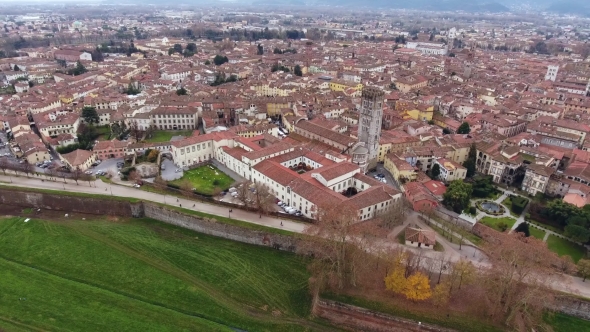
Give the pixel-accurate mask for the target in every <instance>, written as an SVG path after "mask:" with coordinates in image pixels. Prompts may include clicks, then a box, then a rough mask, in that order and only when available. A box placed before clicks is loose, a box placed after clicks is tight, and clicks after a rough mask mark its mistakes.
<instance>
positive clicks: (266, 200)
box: [253, 182, 275, 214]
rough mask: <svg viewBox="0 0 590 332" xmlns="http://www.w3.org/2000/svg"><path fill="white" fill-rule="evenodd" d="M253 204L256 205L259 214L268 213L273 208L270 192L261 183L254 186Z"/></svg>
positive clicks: (273, 198) (272, 197)
mask: <svg viewBox="0 0 590 332" xmlns="http://www.w3.org/2000/svg"><path fill="white" fill-rule="evenodd" d="M253 188H254V192H253V193H254V203H255V204H256V208H257V209H258V211H259V212H260V213H261V214H265V213H268V212H270V211H272V208H273V206H274V205H275V204H274V202H275V197H274V196H273V194H272V193H271V192H270V190H269V189H268V187H267V186H266V185H264V184H263V183H261V182H256V183H255V184H254V187H253Z"/></svg>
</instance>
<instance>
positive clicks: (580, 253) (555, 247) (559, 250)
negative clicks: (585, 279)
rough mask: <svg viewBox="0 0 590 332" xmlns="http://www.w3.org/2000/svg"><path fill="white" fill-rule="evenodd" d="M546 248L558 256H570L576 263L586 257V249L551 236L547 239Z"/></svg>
mask: <svg viewBox="0 0 590 332" xmlns="http://www.w3.org/2000/svg"><path fill="white" fill-rule="evenodd" d="M547 247H549V250H551V251H553V252H554V253H556V254H558V255H559V256H570V257H571V258H572V260H573V261H574V262H576V263H577V262H578V261H579V260H580V259H581V258H584V257H585V256H586V248H584V247H583V246H581V245H579V244H576V243H573V242H571V241H568V240H567V239H564V238H561V237H557V236H555V235H553V234H551V235H549V237H548V238H547Z"/></svg>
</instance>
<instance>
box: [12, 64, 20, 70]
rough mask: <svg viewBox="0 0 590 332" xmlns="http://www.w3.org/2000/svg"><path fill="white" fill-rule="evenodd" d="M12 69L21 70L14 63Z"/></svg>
mask: <svg viewBox="0 0 590 332" xmlns="http://www.w3.org/2000/svg"><path fill="white" fill-rule="evenodd" d="M12 70H14V71H20V68H18V66H17V65H14V67H13V68H12Z"/></svg>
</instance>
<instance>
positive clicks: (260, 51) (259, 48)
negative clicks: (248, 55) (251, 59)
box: [256, 44, 264, 55]
mask: <svg viewBox="0 0 590 332" xmlns="http://www.w3.org/2000/svg"><path fill="white" fill-rule="evenodd" d="M256 54H258V55H263V54H264V47H262V45H261V44H258V52H257V53H256Z"/></svg>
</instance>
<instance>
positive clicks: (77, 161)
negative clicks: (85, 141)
mask: <svg viewBox="0 0 590 332" xmlns="http://www.w3.org/2000/svg"><path fill="white" fill-rule="evenodd" d="M61 156H62V158H64V159H65V160H66V161H67V162H68V163H69V164H70V165H71V166H72V167H76V166H79V165H82V164H84V163H85V162H86V161H87V160H88V159H90V158H92V152H91V151H86V150H80V149H78V150H74V151H72V152H70V153H66V154H62V155H61Z"/></svg>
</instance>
